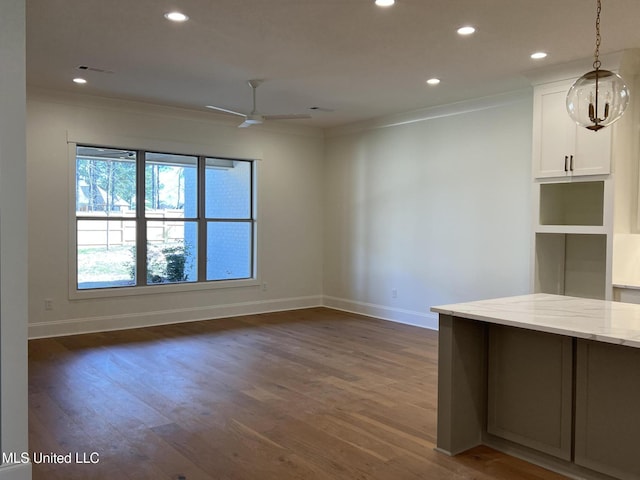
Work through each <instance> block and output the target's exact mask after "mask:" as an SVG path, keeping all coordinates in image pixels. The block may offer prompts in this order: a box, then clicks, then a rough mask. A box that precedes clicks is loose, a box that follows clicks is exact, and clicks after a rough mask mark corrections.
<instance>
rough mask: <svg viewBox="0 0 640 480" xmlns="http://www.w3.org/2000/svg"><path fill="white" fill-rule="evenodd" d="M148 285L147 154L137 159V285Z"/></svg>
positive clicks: (141, 152) (138, 153)
mask: <svg viewBox="0 0 640 480" xmlns="http://www.w3.org/2000/svg"><path fill="white" fill-rule="evenodd" d="M146 284H147V218H146V212H145V152H144V151H143V150H138V151H137V159H136V285H138V286H141V285H146Z"/></svg>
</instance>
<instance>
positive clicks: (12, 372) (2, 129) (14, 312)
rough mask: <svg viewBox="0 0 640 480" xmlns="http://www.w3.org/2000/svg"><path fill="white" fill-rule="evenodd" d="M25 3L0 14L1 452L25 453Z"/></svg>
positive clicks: (12, 2) (14, 474)
mask: <svg viewBox="0 0 640 480" xmlns="http://www.w3.org/2000/svg"><path fill="white" fill-rule="evenodd" d="M24 12H25V2H24V0H6V1H3V2H2V14H1V15H0V65H1V68H0V412H1V415H0V451H2V452H6V453H9V452H18V455H19V454H20V453H22V452H26V451H27V431H28V430H27V268H26V265H27V248H26V244H27V220H26V215H27V208H26V192H25V185H26V173H25V172H26V157H25V17H24ZM29 478H31V468H30V465H29V464H24V465H22V464H17V465H6V464H5V465H0V479H3V480H4V479H11V480H27V479H29Z"/></svg>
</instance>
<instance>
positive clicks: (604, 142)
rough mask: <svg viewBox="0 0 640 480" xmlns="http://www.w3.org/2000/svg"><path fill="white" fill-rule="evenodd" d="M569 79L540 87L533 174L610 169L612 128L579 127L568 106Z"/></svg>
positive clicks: (590, 172)
mask: <svg viewBox="0 0 640 480" xmlns="http://www.w3.org/2000/svg"><path fill="white" fill-rule="evenodd" d="M570 87H571V84H570V83H565V82H562V83H555V84H550V85H543V86H540V87H537V88H536V90H535V93H534V105H533V107H534V108H533V176H534V177H535V178H547V177H566V176H571V175H607V174H609V173H610V172H611V128H610V127H609V128H604V129H602V130H600V131H598V132H593V131H591V130H587V129H586V128H582V127H578V126H577V125H576V124H575V122H574V121H573V120H571V117H569V114H568V113H567V109H566V97H567V91H568V90H569V88H570Z"/></svg>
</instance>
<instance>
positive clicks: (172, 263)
mask: <svg viewBox="0 0 640 480" xmlns="http://www.w3.org/2000/svg"><path fill="white" fill-rule="evenodd" d="M197 281H198V224H197V223H196V222H184V221H181V220H165V221H149V222H148V223H147V285H155V284H159V283H182V282H197Z"/></svg>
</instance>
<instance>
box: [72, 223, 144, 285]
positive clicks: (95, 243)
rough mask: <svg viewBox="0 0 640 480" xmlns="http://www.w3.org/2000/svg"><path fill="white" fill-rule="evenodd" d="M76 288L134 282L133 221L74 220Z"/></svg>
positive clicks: (134, 235) (134, 225) (134, 240)
mask: <svg viewBox="0 0 640 480" xmlns="http://www.w3.org/2000/svg"><path fill="white" fill-rule="evenodd" d="M77 244H78V254H77V262H78V264H77V272H78V289H79V290H81V289H89V288H110V287H127V286H131V285H135V283H136V281H135V277H136V267H135V262H136V222H135V221H131V220H78V222H77Z"/></svg>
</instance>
